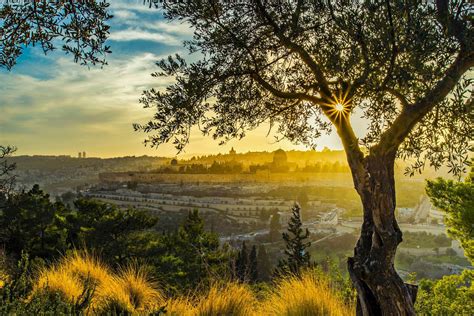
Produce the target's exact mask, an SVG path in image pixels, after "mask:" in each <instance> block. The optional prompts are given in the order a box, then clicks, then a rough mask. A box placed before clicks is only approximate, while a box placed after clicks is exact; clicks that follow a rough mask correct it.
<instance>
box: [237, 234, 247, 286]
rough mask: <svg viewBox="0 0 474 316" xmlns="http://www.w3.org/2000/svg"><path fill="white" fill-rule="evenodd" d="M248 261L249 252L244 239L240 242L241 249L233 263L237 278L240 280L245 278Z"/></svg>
mask: <svg viewBox="0 0 474 316" xmlns="http://www.w3.org/2000/svg"><path fill="white" fill-rule="evenodd" d="M248 261H249V254H248V251H247V245H246V244H245V241H244V242H243V243H242V249H240V251H239V253H238V255H237V260H236V263H235V268H236V275H237V278H238V279H239V280H240V281H242V282H244V281H245V280H247V274H248V265H249V264H248Z"/></svg>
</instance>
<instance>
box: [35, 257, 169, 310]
mask: <svg viewBox="0 0 474 316" xmlns="http://www.w3.org/2000/svg"><path fill="white" fill-rule="evenodd" d="M87 287H90V289H92V298H91V301H90V303H89V306H88V308H87V310H88V312H89V313H91V314H101V313H107V312H108V311H115V312H117V313H119V314H120V313H132V314H148V313H149V312H152V311H154V310H156V309H157V308H159V307H160V306H162V305H163V304H164V302H165V300H164V297H163V296H162V294H161V293H160V291H159V290H158V289H157V286H156V284H154V283H153V282H151V281H150V278H149V277H148V275H147V273H146V272H145V271H144V270H143V269H140V268H138V267H137V266H136V265H130V266H128V267H127V268H125V269H124V270H122V271H121V272H120V273H119V274H118V275H114V274H113V273H112V272H111V271H110V269H109V268H108V267H107V266H106V265H104V264H103V263H102V262H100V261H99V260H98V259H97V258H95V257H93V256H91V255H89V254H88V253H85V252H74V253H72V254H70V255H68V256H66V257H64V258H63V259H62V260H61V261H60V262H59V263H58V264H56V265H54V266H52V267H50V268H48V269H44V270H42V271H40V273H39V277H38V279H37V281H36V283H35V285H34V288H33V295H34V294H35V293H38V292H40V291H49V292H53V293H58V294H60V295H61V296H63V297H64V298H65V299H66V300H67V301H69V302H71V303H75V302H76V301H77V299H78V298H80V297H81V295H83V293H85V291H86V289H87Z"/></svg>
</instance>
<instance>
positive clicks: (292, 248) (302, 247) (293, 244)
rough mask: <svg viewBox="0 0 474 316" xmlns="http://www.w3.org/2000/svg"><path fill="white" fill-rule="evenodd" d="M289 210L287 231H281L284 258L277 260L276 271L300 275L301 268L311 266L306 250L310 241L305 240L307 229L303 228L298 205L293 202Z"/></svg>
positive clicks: (307, 233)
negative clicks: (284, 246) (283, 243)
mask: <svg viewBox="0 0 474 316" xmlns="http://www.w3.org/2000/svg"><path fill="white" fill-rule="evenodd" d="M291 211H292V213H293V214H292V216H291V218H290V221H289V222H288V232H285V233H283V240H284V241H285V244H286V249H285V255H286V258H285V259H283V260H281V261H280V262H279V264H278V271H277V273H279V274H287V273H291V274H294V275H300V272H301V270H302V269H304V268H309V267H310V266H311V255H310V254H309V252H308V248H309V246H311V243H310V242H309V241H307V240H308V238H309V230H308V229H307V228H306V229H305V230H303V223H302V222H301V214H300V207H299V205H298V204H295V205H294V206H293V208H292V209H291Z"/></svg>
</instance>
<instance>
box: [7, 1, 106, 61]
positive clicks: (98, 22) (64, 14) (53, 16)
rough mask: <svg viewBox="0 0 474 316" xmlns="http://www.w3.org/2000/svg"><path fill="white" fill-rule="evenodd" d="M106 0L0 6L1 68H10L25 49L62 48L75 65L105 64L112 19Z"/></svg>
mask: <svg viewBox="0 0 474 316" xmlns="http://www.w3.org/2000/svg"><path fill="white" fill-rule="evenodd" d="M108 7H109V3H107V2H106V1H95V0H92V1H74V0H63V1H25V2H22V1H16V2H14V1H11V2H9V1H5V4H1V5H0V67H5V68H7V69H12V67H13V66H14V65H15V64H16V61H17V59H18V57H19V56H20V55H21V53H22V52H23V49H24V48H25V47H27V46H39V47H41V49H42V50H43V52H44V53H45V54H46V53H48V52H50V51H52V50H54V49H56V48H57V46H58V45H61V46H62V50H63V51H64V52H66V53H67V54H71V55H72V56H73V58H74V61H75V62H80V63H81V64H84V65H95V64H99V65H103V64H106V61H105V56H106V55H107V54H108V53H110V48H109V47H108V46H107V45H105V41H106V40H107V37H108V35H109V28H110V26H109V25H108V24H107V21H108V20H109V19H110V18H111V17H112V15H111V14H109V12H108Z"/></svg>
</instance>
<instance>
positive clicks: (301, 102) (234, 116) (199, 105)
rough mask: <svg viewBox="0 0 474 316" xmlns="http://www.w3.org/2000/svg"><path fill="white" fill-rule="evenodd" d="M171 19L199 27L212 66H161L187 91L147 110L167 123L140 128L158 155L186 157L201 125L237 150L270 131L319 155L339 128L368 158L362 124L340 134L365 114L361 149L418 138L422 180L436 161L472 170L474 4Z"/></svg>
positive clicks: (285, 5) (254, 7) (233, 4)
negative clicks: (318, 148)
mask: <svg viewBox="0 0 474 316" xmlns="http://www.w3.org/2000/svg"><path fill="white" fill-rule="evenodd" d="M164 7H165V16H166V17H167V18H169V19H171V20H174V19H176V20H182V21H185V22H186V23H189V24H190V25H192V26H193V27H194V29H195V33H194V37H193V39H192V40H190V41H188V42H186V43H185V45H186V46H187V48H189V51H190V52H192V53H195V52H196V53H199V56H200V58H198V60H197V61H194V62H191V63H188V62H187V61H186V60H185V59H184V58H183V57H181V56H178V55H177V56H175V57H172V56H170V57H169V58H168V59H167V60H162V61H160V62H159V63H158V66H159V67H160V68H161V71H160V72H156V73H154V75H155V76H161V75H165V76H174V77H175V78H176V83H175V84H173V85H171V86H169V87H168V88H167V89H166V90H165V91H157V90H155V89H151V90H148V91H146V92H145V93H144V95H143V98H142V99H141V102H142V103H143V105H144V106H145V107H149V108H154V109H155V110H156V113H155V115H154V118H153V120H151V121H150V122H148V123H147V124H145V125H140V124H136V125H135V128H136V129H137V130H141V131H144V132H147V133H151V135H150V137H149V138H148V140H147V142H149V143H151V145H152V146H155V145H159V144H161V143H165V142H168V141H172V142H173V143H174V144H175V145H176V147H177V148H178V149H179V150H181V149H183V147H184V146H185V145H186V144H187V143H188V141H189V133H190V130H191V126H193V125H197V126H199V127H200V129H201V131H202V132H203V133H204V134H211V135H212V136H213V137H215V138H221V139H223V140H224V141H225V140H227V139H230V138H235V137H237V138H241V137H243V136H245V133H246V131H247V130H251V129H254V128H255V127H257V126H258V125H259V124H261V123H263V122H270V123H271V125H272V126H275V127H276V128H277V131H278V132H280V134H281V135H283V136H284V137H286V138H288V139H290V140H292V141H295V142H299V143H303V144H307V145H310V146H315V145H316V143H315V139H316V138H317V136H319V135H321V133H325V132H329V131H330V130H331V129H332V125H333V127H334V126H336V128H337V130H338V133H339V135H340V136H341V137H342V138H343V143H346V144H347V145H350V146H357V143H358V140H356V139H355V136H353V135H351V134H353V133H352V132H351V130H352V129H351V128H350V126H349V125H350V124H348V125H347V126H338V125H341V124H342V125H344V124H347V123H346V122H340V121H341V116H342V114H344V115H345V116H348V115H349V114H350V113H353V112H354V111H355V110H356V109H358V113H363V116H364V117H365V118H366V119H368V121H369V126H368V133H367V135H366V136H365V137H364V138H363V139H361V140H360V142H361V143H363V144H365V145H366V146H369V147H372V146H374V145H376V144H377V143H379V142H382V143H386V145H387V146H388V147H392V146H396V147H398V146H399V144H400V143H401V142H403V140H405V138H406V141H404V142H403V145H402V146H401V148H400V150H399V156H402V157H404V158H408V157H411V158H415V159H416V163H415V164H414V167H415V169H421V168H422V167H423V166H424V164H425V162H426V161H429V162H430V163H431V164H433V165H434V166H440V165H441V164H442V163H443V162H449V164H450V166H451V168H452V170H453V171H455V172H460V171H462V170H463V168H464V165H465V162H466V160H465V158H466V156H467V152H468V147H466V146H465V144H466V143H467V141H468V140H469V139H472V129H470V128H469V126H470V119H469V113H470V111H469V109H470V108H472V98H470V95H469V93H470V91H472V79H469V78H468V77H466V76H465V75H466V72H467V70H468V69H469V68H470V67H471V66H472V65H473V63H474V61H473V60H474V57H473V53H472V51H473V48H472V46H473V44H472V43H473V42H474V30H473V28H472V18H470V17H469V12H471V10H472V9H473V8H472V4H468V3H467V2H464V1H437V3H436V5H435V4H433V3H428V4H425V3H422V2H420V1H395V2H388V1H385V2H384V1H379V2H373V1H371V2H363V1H361V2H351V3H350V4H349V3H347V2H346V1H336V2H332V1H331V2H325V1H283V2H282V1H264V0H256V1H193V2H191V3H171V2H167V3H165V4H164ZM458 82H459V84H458V85H456V84H457V83H458ZM451 91H453V94H451V95H449V93H450V92H451ZM448 95H449V96H448ZM468 98H469V100H468V101H466V100H467V99H468ZM336 103H342V105H343V106H344V109H343V111H341V113H339V112H338V111H334V106H333V105H334V104H336ZM415 124H417V128H416V129H415V130H413V129H412V128H413V126H414V125H415ZM346 149H347V148H346ZM408 172H413V170H408Z"/></svg>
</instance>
